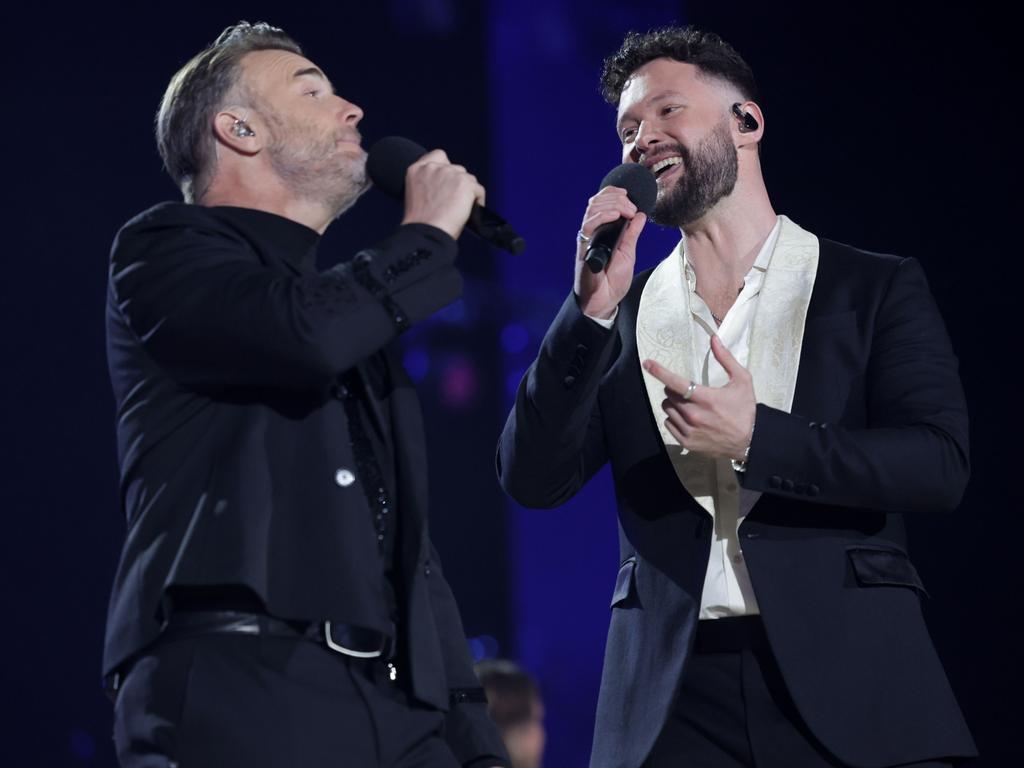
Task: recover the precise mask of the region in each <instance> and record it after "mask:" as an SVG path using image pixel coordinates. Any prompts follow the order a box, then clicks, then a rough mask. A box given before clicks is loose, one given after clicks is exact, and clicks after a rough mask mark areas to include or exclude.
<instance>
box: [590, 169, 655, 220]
mask: <svg viewBox="0 0 1024 768" xmlns="http://www.w3.org/2000/svg"><path fill="white" fill-rule="evenodd" d="M605 187H621V188H622V189H624V190H626V194H627V195H629V199H630V200H631V201H632V202H633V205H635V206H636V207H637V208H639V209H640V210H641V211H643V212H644V213H646V214H648V215H650V213H651V211H652V210H654V203H655V202H656V201H657V199H658V181H657V179H655V178H654V174H653V173H651V171H650V170H649V169H648V168H647V166H644V165H640V163H623V164H622V165H619V166H616V167H615V168H612V169H611V170H610V171H608V175H607V176H605V177H604V180H603V181H602V182H601V189H604V188H605Z"/></svg>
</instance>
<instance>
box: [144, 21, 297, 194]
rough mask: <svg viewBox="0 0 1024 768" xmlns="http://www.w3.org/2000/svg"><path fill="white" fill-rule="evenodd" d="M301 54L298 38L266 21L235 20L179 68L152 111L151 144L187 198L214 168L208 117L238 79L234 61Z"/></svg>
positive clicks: (199, 190)
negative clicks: (251, 55)
mask: <svg viewBox="0 0 1024 768" xmlns="http://www.w3.org/2000/svg"><path fill="white" fill-rule="evenodd" d="M266 50H283V51H291V52H292V53H297V54H299V55H302V49H301V48H299V45H298V43H296V42H295V41H294V40H292V39H291V38H290V37H288V35H287V34H285V32H284V31H283V30H281V29H278V28H277V27H272V26H270V25H269V24H267V23H265V22H259V23H257V24H250V23H249V22H247V21H240V22H238V23H237V24H234V25H232V26H230V27H228V28H227V29H225V30H224V31H223V32H222V33H221V34H220V37H218V38H217V39H216V40H215V41H214V42H213V43H212V44H211V45H209V46H207V47H206V48H205V49H204V50H203V51H202V52H200V53H198V54H196V55H195V56H193V57H192V58H191V59H190V60H189V62H188V63H187V64H186V65H185V66H184V67H182V68H181V69H179V70H178V71H177V72H176V73H175V75H174V77H172V78H171V82H170V83H169V84H168V86H167V91H166V92H165V93H164V98H163V101H161V102H160V110H159V111H158V112H157V115H156V144H157V148H158V149H159V150H160V157H161V158H162V159H163V161H164V168H166V169H167V173H169V174H170V176H171V178H172V179H174V182H175V183H176V184H177V185H178V187H179V188H180V189H181V193H182V195H183V196H184V198H185V201H186V202H189V203H192V202H196V201H197V200H199V199H201V198H202V196H203V194H204V193H205V191H206V188H207V187H208V186H209V183H210V179H211V177H212V175H213V169H214V157H215V155H214V146H215V144H214V142H215V139H214V135H213V118H214V116H215V115H216V114H217V112H218V111H219V110H220V109H221V108H222V107H223V106H224V104H223V101H224V99H225V97H226V96H227V94H228V93H229V92H230V91H231V89H232V88H234V87H235V86H236V85H237V84H238V79H239V78H238V75H239V69H238V63H239V61H240V60H241V58H242V57H243V56H245V54H247V53H251V52H252V51H266Z"/></svg>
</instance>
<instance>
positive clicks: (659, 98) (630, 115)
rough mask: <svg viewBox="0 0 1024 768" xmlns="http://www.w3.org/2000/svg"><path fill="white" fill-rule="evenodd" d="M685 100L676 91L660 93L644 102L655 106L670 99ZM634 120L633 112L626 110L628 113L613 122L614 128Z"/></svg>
mask: <svg viewBox="0 0 1024 768" xmlns="http://www.w3.org/2000/svg"><path fill="white" fill-rule="evenodd" d="M685 98H686V97H685V96H683V94H681V93H678V92H676V91H662V92H661V93H659V94H658V95H657V96H652V97H651V98H649V99H646V100H645V101H646V102H647V103H648V104H657V103H658V102H660V101H668V100H670V99H685ZM635 119H636V118H634V117H633V110H628V111H626V112H624V113H623V114H622V117H620V118H619V119H618V120H616V121H615V127H616V128H621V127H622V124H623V123H625V122H627V121H628V120H635Z"/></svg>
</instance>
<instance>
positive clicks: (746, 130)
mask: <svg viewBox="0 0 1024 768" xmlns="http://www.w3.org/2000/svg"><path fill="white" fill-rule="evenodd" d="M732 115H733V117H734V118H735V122H734V128H733V131H734V135H735V136H736V146H737V148H739V147H744V146H748V145H751V144H757V143H758V142H760V141H761V138H762V137H763V136H764V113H763V112H761V108H760V107H759V106H757V102H756V101H741V102H737V103H736V104H733V105H732Z"/></svg>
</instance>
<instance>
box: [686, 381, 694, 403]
mask: <svg viewBox="0 0 1024 768" xmlns="http://www.w3.org/2000/svg"><path fill="white" fill-rule="evenodd" d="M696 391H697V382H696V381H691V382H690V386H688V387H687V388H686V391H685V392H683V400H689V399H690V398H691V397H693V393H694V392H696Z"/></svg>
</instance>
